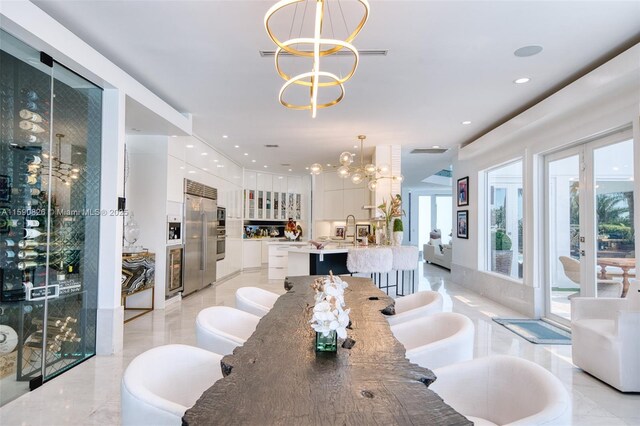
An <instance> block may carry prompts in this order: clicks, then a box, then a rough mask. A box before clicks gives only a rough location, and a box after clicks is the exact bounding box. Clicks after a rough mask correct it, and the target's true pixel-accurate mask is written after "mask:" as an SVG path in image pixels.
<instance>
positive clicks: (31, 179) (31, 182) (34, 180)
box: [27, 175, 38, 185]
mask: <svg viewBox="0 0 640 426" xmlns="http://www.w3.org/2000/svg"><path fill="white" fill-rule="evenodd" d="M27 183H28V184H29V185H35V184H36V183H38V176H36V175H27Z"/></svg>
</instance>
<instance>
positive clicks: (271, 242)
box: [267, 241, 310, 246]
mask: <svg viewBox="0 0 640 426" xmlns="http://www.w3.org/2000/svg"><path fill="white" fill-rule="evenodd" d="M267 244H268V245H270V246H271V245H274V246H275V245H289V246H308V245H310V244H309V241H269V242H268V243H267Z"/></svg>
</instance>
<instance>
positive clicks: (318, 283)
mask: <svg viewBox="0 0 640 426" xmlns="http://www.w3.org/2000/svg"><path fill="white" fill-rule="evenodd" d="M311 287H312V288H313V289H314V290H315V292H316V293H315V297H314V299H315V306H314V307H313V316H312V318H311V321H309V322H310V323H311V327H312V328H313V329H314V330H315V332H316V352H337V350H338V337H340V338H341V339H344V338H346V337H347V326H348V325H349V312H350V311H351V310H350V309H345V308H346V306H345V303H344V289H345V288H347V287H348V284H347V283H346V282H345V281H343V280H342V279H341V278H340V277H336V276H334V275H333V273H331V272H329V276H326V277H319V278H316V279H315V280H314V282H313V284H312V285H311Z"/></svg>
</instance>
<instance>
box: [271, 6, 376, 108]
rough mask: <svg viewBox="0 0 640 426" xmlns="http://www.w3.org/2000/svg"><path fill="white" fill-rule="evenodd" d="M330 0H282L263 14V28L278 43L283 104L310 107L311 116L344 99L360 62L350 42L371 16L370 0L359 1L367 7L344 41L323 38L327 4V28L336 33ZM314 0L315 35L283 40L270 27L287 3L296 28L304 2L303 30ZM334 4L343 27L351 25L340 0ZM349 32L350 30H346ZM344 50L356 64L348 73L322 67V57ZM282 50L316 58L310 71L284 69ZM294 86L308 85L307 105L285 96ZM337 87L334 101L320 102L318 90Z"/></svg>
mask: <svg viewBox="0 0 640 426" xmlns="http://www.w3.org/2000/svg"><path fill="white" fill-rule="evenodd" d="M329 1H331V0H282V1H279V2H278V3H276V4H274V5H273V6H272V7H271V8H270V9H269V10H268V11H267V14H266V15H265V17H264V27H265V29H266V30H267V34H268V35H269V37H270V38H271V40H273V42H274V43H275V44H276V45H277V46H278V48H277V50H276V54H275V66H276V71H277V72H278V74H279V75H280V77H282V78H283V79H284V80H285V83H284V85H283V86H282V88H281V89H280V93H279V94H278V99H279V101H280V104H282V105H283V106H285V107H287V108H291V109H296V110H311V116H312V117H313V118H315V117H316V113H317V110H318V109H319V108H327V107H330V106H333V105H336V104H337V103H338V102H340V101H341V100H342V99H344V93H345V92H344V83H345V82H346V81H347V80H349V79H350V78H351V77H352V76H353V74H354V73H355V72H356V68H357V67H358V62H359V60H360V56H359V55H358V50H357V49H356V48H355V47H354V46H353V45H352V44H351V42H352V41H353V39H355V38H356V36H357V35H358V33H359V32H360V30H362V27H364V24H366V23H367V20H368V19H369V2H368V1H367V0H357V1H358V2H359V3H360V4H361V5H362V6H363V7H364V13H363V16H362V18H361V19H360V21H359V23H358V25H357V26H356V27H355V29H354V30H353V31H352V32H351V33H350V34H349V35H348V36H347V37H346V39H345V40H338V39H336V38H335V36H334V37H333V38H323V25H324V23H325V5H326V6H327V10H326V12H327V15H328V17H329V24H330V25H328V26H327V27H329V28H330V30H331V32H332V34H333V27H334V25H333V21H334V18H333V17H332V16H331V7H330V5H329ZM312 2H315V7H314V9H315V19H314V26H313V36H312V37H300V36H299V37H297V38H290V39H288V40H284V41H282V40H280V39H279V38H278V37H277V36H276V34H275V32H274V31H273V30H272V28H271V19H272V18H273V16H274V15H276V14H277V13H278V12H279V11H281V10H282V9H284V8H287V7H288V6H292V5H295V11H294V14H293V21H292V22H291V29H293V27H294V23H295V19H296V16H297V15H298V6H299V5H300V6H301V5H302V4H304V11H303V12H301V15H302V23H301V24H300V31H301V32H302V27H303V25H304V19H305V16H306V12H307V6H308V5H309V3H312ZM333 3H337V6H336V5H334V6H333V7H334V9H339V10H340V12H341V15H342V20H343V21H344V27H345V28H348V26H347V23H346V19H345V17H344V12H343V10H342V4H341V3H340V0H338V1H337V2H333ZM347 31H349V30H348V29H347ZM289 36H291V31H290V33H289ZM301 46H307V48H306V49H305V48H301ZM343 49H344V50H347V51H349V52H350V53H351V56H353V65H352V67H351V69H350V71H349V72H348V73H347V74H345V75H344V76H343V77H339V76H338V75H336V74H335V73H331V72H328V71H321V70H320V58H322V57H325V56H329V55H333V54H335V53H337V52H339V51H341V50H343ZM283 52H284V53H287V54H289V55H293V56H297V57H303V58H311V59H312V60H313V63H312V67H311V71H310V72H305V73H302V74H298V75H294V76H292V75H290V74H288V73H287V72H285V71H284V70H283V68H282V67H281V64H280V58H281V56H282V54H283ZM292 86H303V87H306V88H309V89H308V90H309V103H308V104H304V105H301V104H295V103H292V102H289V101H287V100H286V99H285V93H286V92H287V91H288V89H289V88H291V87H292ZM335 86H337V87H338V89H339V94H338V95H337V96H336V97H335V98H334V99H332V100H329V101H327V102H324V101H322V102H321V103H318V92H319V90H320V89H321V88H327V87H335Z"/></svg>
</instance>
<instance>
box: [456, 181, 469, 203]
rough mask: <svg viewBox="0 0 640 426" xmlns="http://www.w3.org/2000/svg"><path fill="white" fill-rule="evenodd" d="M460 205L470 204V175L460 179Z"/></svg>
mask: <svg viewBox="0 0 640 426" xmlns="http://www.w3.org/2000/svg"><path fill="white" fill-rule="evenodd" d="M457 194H458V206H468V205H469V176H465V177H463V178H460V179H458V192H457Z"/></svg>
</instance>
